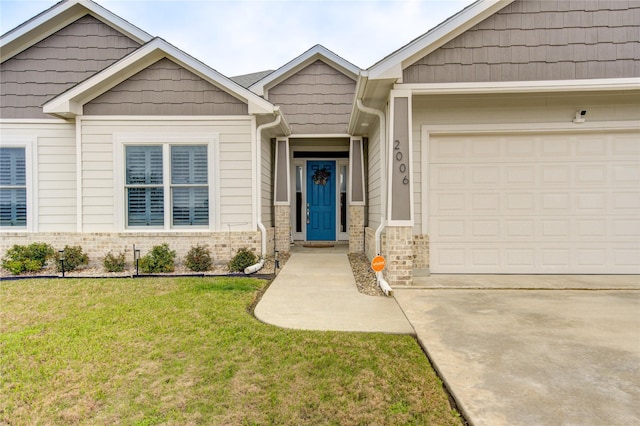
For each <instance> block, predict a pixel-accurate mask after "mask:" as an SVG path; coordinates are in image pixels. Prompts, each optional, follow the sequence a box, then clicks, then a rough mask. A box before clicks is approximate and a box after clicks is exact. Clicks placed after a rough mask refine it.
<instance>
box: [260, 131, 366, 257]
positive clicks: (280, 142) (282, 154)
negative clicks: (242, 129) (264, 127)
mask: <svg viewBox="0 0 640 426" xmlns="http://www.w3.org/2000/svg"><path fill="white" fill-rule="evenodd" d="M365 142H366V141H364V140H363V138H361V137H357V138H356V137H350V136H347V135H344V136H325V137H289V138H277V139H276V141H275V150H274V151H275V173H274V174H275V176H274V191H273V192H274V217H275V239H276V242H275V246H276V250H278V251H281V252H288V251H289V250H290V246H291V244H292V243H293V242H294V241H300V242H310V243H311V242H314V243H318V242H340V243H341V244H348V247H349V251H350V252H363V251H364V227H365V207H366V200H365V193H366V191H365V174H364V170H365V165H364V161H365V160H364V159H365V155H364V151H365Z"/></svg>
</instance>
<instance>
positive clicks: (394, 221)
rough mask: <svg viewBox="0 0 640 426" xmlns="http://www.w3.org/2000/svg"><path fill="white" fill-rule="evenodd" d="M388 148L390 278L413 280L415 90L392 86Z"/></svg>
mask: <svg viewBox="0 0 640 426" xmlns="http://www.w3.org/2000/svg"><path fill="white" fill-rule="evenodd" d="M389 106H390V123H389V130H390V136H391V137H390V140H391V143H389V150H388V165H389V169H388V173H387V176H388V185H389V186H388V197H387V199H388V206H387V218H388V219H387V220H388V223H387V228H386V247H385V251H386V253H385V254H384V255H385V257H386V260H387V267H386V279H387V281H388V282H389V283H390V284H391V285H392V286H393V285H411V283H412V280H413V224H414V219H413V143H412V138H411V123H412V118H411V92H409V91H402V90H392V91H391V98H390V103H389Z"/></svg>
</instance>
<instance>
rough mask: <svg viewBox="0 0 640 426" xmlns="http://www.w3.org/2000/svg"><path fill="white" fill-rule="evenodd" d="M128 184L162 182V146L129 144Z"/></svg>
mask: <svg viewBox="0 0 640 426" xmlns="http://www.w3.org/2000/svg"><path fill="white" fill-rule="evenodd" d="M126 149H127V185H154V184H161V183H162V147H161V146H128V147H127V148H126Z"/></svg>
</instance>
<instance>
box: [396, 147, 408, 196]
mask: <svg viewBox="0 0 640 426" xmlns="http://www.w3.org/2000/svg"><path fill="white" fill-rule="evenodd" d="M393 151H394V152H395V157H396V161H400V165H399V166H398V170H400V173H406V172H407V165H406V164H405V163H403V162H402V159H403V158H404V155H403V154H402V151H401V150H400V141H399V140H397V139H396V140H395V141H393ZM402 183H403V184H404V185H408V184H409V178H408V177H407V175H404V176H403V178H402Z"/></svg>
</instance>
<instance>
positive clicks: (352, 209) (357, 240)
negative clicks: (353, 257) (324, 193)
mask: <svg viewBox="0 0 640 426" xmlns="http://www.w3.org/2000/svg"><path fill="white" fill-rule="evenodd" d="M363 252H364V206H349V253H363Z"/></svg>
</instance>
